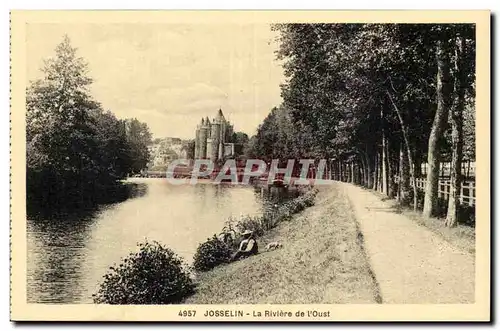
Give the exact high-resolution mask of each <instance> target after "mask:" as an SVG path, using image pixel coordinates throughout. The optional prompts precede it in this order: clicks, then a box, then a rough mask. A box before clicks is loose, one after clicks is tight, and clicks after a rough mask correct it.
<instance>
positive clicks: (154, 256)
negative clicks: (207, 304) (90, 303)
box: [93, 242, 194, 305]
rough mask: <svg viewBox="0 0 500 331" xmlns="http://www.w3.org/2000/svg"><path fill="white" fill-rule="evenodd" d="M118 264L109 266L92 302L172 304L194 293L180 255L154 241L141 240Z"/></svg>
mask: <svg viewBox="0 0 500 331" xmlns="http://www.w3.org/2000/svg"><path fill="white" fill-rule="evenodd" d="M139 247H140V250H139V252H137V253H131V254H130V255H129V256H128V257H127V258H125V259H123V260H122V261H121V263H120V264H119V265H118V266H115V267H110V268H109V269H110V271H109V272H108V273H107V274H106V275H105V276H104V281H103V282H102V283H101V284H100V287H99V290H98V291H97V293H96V294H94V295H93V299H94V303H104V304H119V305H126V304H136V305H141V304H142V305H144V304H172V303H180V302H181V301H182V300H183V299H184V298H186V297H187V296H189V295H191V294H192V293H194V284H193V282H192V280H191V278H190V277H189V273H188V272H187V271H186V270H185V268H184V263H183V260H182V258H180V257H178V256H177V255H176V254H175V253H174V252H173V251H172V250H171V249H169V248H166V247H164V246H162V245H161V244H159V243H157V242H153V243H149V242H146V243H141V244H139Z"/></svg>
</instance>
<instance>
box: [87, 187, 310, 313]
mask: <svg viewBox="0 0 500 331" xmlns="http://www.w3.org/2000/svg"><path fill="white" fill-rule="evenodd" d="M317 192H318V191H317V189H314V188H311V189H308V190H307V191H306V192H305V193H303V194H302V195H300V196H298V197H297V198H295V199H293V200H290V201H288V202H285V203H284V204H283V205H281V206H280V207H279V208H277V209H276V210H274V211H273V212H271V213H264V215H262V216H244V217H242V218H241V219H234V218H230V219H229V220H228V221H227V222H226V226H225V227H224V228H223V229H222V234H233V237H232V240H230V241H229V242H227V241H224V240H221V239H220V238H219V237H218V236H217V235H214V236H213V237H211V238H207V240H206V241H205V242H203V243H201V244H200V245H199V246H198V248H197V250H196V253H195V256H194V261H193V265H192V266H188V265H187V264H185V263H184V261H183V259H182V258H181V257H179V256H177V255H176V254H175V253H174V252H173V251H172V250H171V249H169V248H167V247H165V246H164V245H162V244H160V243H158V242H153V243H149V242H145V243H140V244H139V251H138V252H136V253H131V254H130V255H129V256H128V257H126V258H124V259H123V260H122V261H121V262H120V263H119V264H118V265H117V266H112V267H110V268H109V271H108V273H107V274H106V275H104V281H103V282H102V283H101V284H100V285H99V288H98V291H97V293H95V294H94V295H93V300H94V303H105V304H175V303H179V302H182V301H183V300H184V299H185V298H187V297H189V296H190V295H192V294H194V293H195V291H196V286H195V283H194V280H193V278H194V277H193V276H195V274H194V273H200V272H206V271H209V270H211V269H213V268H215V267H217V266H220V265H222V264H228V263H230V258H231V256H232V254H233V253H234V252H235V251H236V250H237V248H238V244H239V241H240V239H241V238H239V236H238V233H240V232H241V231H242V230H244V229H246V230H251V231H253V232H254V234H255V236H256V237H257V240H258V238H259V237H261V236H263V235H264V234H265V233H267V232H268V231H269V230H271V229H273V228H275V227H276V226H277V225H279V224H280V223H283V222H286V221H289V220H291V219H292V215H294V214H296V213H299V212H301V211H303V210H304V209H305V208H307V207H310V206H313V205H314V200H315V197H316V194H317Z"/></svg>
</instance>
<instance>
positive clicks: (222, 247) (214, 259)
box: [193, 235, 232, 271]
mask: <svg viewBox="0 0 500 331" xmlns="http://www.w3.org/2000/svg"><path fill="white" fill-rule="evenodd" d="M231 255H232V250H231V248H230V247H229V246H228V245H226V244H225V243H224V242H222V241H220V240H219V239H218V238H217V237H216V236H215V235H214V236H213V237H212V238H208V239H207V241H205V242H204V243H201V244H200V245H199V246H198V248H197V249H196V253H195V255H194V258H193V267H194V269H195V270H196V271H208V270H210V269H213V268H215V267H216V266H218V265H220V264H223V263H228V262H229V261H230V259H231Z"/></svg>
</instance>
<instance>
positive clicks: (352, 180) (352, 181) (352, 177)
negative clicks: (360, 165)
mask: <svg viewBox="0 0 500 331" xmlns="http://www.w3.org/2000/svg"><path fill="white" fill-rule="evenodd" d="M354 177H355V174H354V162H353V161H351V180H350V182H351V184H354V182H355V179H354Z"/></svg>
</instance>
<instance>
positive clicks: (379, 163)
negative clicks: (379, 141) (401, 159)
mask: <svg viewBox="0 0 500 331" xmlns="http://www.w3.org/2000/svg"><path fill="white" fill-rule="evenodd" d="M382 187H383V185H382V153H381V152H380V151H379V155H378V191H379V192H382Z"/></svg>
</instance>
